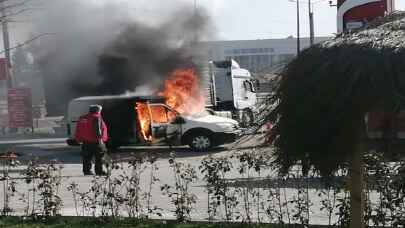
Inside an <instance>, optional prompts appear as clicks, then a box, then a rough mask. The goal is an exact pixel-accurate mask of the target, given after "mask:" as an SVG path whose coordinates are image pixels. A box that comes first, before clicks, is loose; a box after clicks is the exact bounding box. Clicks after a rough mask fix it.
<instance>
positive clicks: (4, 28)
mask: <svg viewBox="0 0 405 228" xmlns="http://www.w3.org/2000/svg"><path fill="white" fill-rule="evenodd" d="M0 11H1V12H0V15H1V17H2V18H3V19H2V20H1V25H2V32H3V45H4V54H5V57H6V65H7V67H6V73H7V86H8V88H11V87H12V86H13V81H12V78H11V75H10V71H9V69H10V68H11V57H10V35H9V32H8V24H7V18H6V16H7V15H6V5H5V4H4V1H2V2H1V4H0Z"/></svg>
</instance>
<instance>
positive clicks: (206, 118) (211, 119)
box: [184, 115, 238, 125]
mask: <svg viewBox="0 0 405 228" xmlns="http://www.w3.org/2000/svg"><path fill="white" fill-rule="evenodd" d="M184 118H185V119H187V120H193V121H198V122H204V123H215V124H218V123H230V124H233V125H238V121H236V120H233V119H229V118H225V117H221V116H214V115H201V116H199V115H192V116H185V117H184Z"/></svg>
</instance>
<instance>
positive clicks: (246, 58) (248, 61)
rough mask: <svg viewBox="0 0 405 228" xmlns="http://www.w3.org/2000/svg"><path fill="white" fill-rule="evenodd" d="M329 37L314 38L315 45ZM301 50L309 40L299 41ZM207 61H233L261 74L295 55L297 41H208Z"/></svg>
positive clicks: (205, 46) (206, 48)
mask: <svg viewBox="0 0 405 228" xmlns="http://www.w3.org/2000/svg"><path fill="white" fill-rule="evenodd" d="M328 38H329V37H316V38H315V43H317V42H321V41H324V40H327V39H328ZM300 46H301V49H305V48H307V47H308V46H309V38H301V39H300ZM203 47H204V49H205V51H206V53H207V56H208V59H209V60H224V59H230V58H232V59H235V60H236V61H237V62H238V63H239V64H240V66H241V67H242V68H246V69H248V70H249V71H251V72H253V73H255V72H257V73H258V72H263V71H266V70H267V69H269V68H271V67H276V66H277V65H280V64H283V63H285V62H288V61H289V60H291V59H293V58H294V56H295V55H296V54H297V39H296V38H293V37H288V38H286V39H263V40H231V41H209V42H205V43H203Z"/></svg>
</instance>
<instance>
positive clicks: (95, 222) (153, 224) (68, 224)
mask: <svg viewBox="0 0 405 228" xmlns="http://www.w3.org/2000/svg"><path fill="white" fill-rule="evenodd" d="M0 227H7V228H129V227H131V228H243V227H252V228H288V227H291V228H293V227H296V228H298V227H301V226H299V225H298V226H293V225H292V226H288V225H274V224H273V225H272V224H250V225H249V224H246V223H232V224H225V223H189V224H178V223H175V222H174V221H168V222H163V221H150V220H135V219H109V220H103V219H101V218H80V217H59V218H50V219H46V220H43V221H42V220H41V219H36V220H33V219H31V218H26V219H24V218H21V217H3V218H0ZM315 227H318V226H315Z"/></svg>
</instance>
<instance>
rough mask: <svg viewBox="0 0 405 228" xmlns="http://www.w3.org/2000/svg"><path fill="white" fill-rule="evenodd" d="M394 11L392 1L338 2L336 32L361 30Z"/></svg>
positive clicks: (349, 0) (346, 0)
mask: <svg viewBox="0 0 405 228" xmlns="http://www.w3.org/2000/svg"><path fill="white" fill-rule="evenodd" d="M394 10H395V6H394V0H338V1H337V31H338V33H341V32H343V31H345V30H350V29H356V28H361V27H363V26H364V25H366V24H367V22H369V21H372V20H373V19H375V18H377V17H383V16H385V15H387V14H390V13H392V12H393V11H394Z"/></svg>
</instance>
